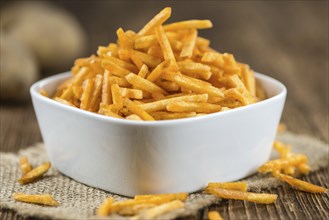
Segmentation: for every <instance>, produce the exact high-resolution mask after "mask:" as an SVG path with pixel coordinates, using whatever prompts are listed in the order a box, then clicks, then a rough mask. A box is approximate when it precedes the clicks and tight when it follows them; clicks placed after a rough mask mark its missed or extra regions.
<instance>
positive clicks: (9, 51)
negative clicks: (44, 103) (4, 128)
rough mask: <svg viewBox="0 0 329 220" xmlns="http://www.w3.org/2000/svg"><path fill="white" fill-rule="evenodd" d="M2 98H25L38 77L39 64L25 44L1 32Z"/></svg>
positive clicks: (0, 91)
mask: <svg viewBox="0 0 329 220" xmlns="http://www.w3.org/2000/svg"><path fill="white" fill-rule="evenodd" d="M0 38H1V41H0V53H1V59H0V75H1V80H0V98H1V100H24V99H26V98H27V97H28V94H29V93H28V91H29V87H30V85H31V84H32V83H33V82H34V81H36V80H37V79H38V75H39V73H38V64H37V61H36V59H35V57H34V55H33V54H32V52H31V51H30V50H29V49H28V48H27V47H26V46H25V44H23V43H21V42H20V41H17V40H16V39H14V38H10V37H8V36H6V34H4V33H1V34H0Z"/></svg>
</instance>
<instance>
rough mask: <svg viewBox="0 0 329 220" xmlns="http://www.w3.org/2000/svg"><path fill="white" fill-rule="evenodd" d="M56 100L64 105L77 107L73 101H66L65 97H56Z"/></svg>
mask: <svg viewBox="0 0 329 220" xmlns="http://www.w3.org/2000/svg"><path fill="white" fill-rule="evenodd" d="M54 100H56V101H57V102H60V103H62V104H64V105H68V106H72V107H76V106H75V105H73V104H72V103H71V102H69V101H66V100H65V99H61V98H59V97H55V98H54Z"/></svg>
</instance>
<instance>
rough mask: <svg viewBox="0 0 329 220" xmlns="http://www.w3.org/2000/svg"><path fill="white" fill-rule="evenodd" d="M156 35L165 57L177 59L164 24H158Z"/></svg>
mask: <svg viewBox="0 0 329 220" xmlns="http://www.w3.org/2000/svg"><path fill="white" fill-rule="evenodd" d="M155 35H156V37H157V39H158V43H159V44H160V47H161V49H162V52H163V56H164V59H165V60H172V61H175V60H176V59H175V56H174V53H173V51H172V48H171V45H170V43H169V40H168V38H167V35H166V33H165V31H164V30H163V27H162V26H158V27H157V28H156V29H155Z"/></svg>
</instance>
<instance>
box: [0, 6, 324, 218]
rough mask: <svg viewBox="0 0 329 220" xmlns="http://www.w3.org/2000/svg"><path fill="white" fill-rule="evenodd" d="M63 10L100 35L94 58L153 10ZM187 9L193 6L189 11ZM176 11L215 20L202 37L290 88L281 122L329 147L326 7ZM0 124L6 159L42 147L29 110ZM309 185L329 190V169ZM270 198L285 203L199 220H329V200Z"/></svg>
mask: <svg viewBox="0 0 329 220" xmlns="http://www.w3.org/2000/svg"><path fill="white" fill-rule="evenodd" d="M58 4H59V5H61V6H64V7H66V8H67V9H68V10H70V11H72V12H73V13H75V14H76V15H77V16H78V18H80V20H81V22H82V24H84V25H85V27H86V29H87V30H88V31H89V32H91V33H93V34H91V35H90V39H91V44H90V45H91V47H90V48H91V51H95V48H96V45H98V44H107V42H109V41H113V40H114V37H115V36H109V34H108V33H114V31H115V29H116V28H117V26H118V25H115V26H114V25H113V24H120V21H123V24H124V25H126V26H127V22H128V24H129V20H127V19H128V18H126V17H125V16H119V15H118V13H116V11H118V10H124V9H125V10H128V13H127V14H129V13H132V10H133V9H134V8H136V7H137V8H138V9H139V10H137V12H136V17H138V16H141V15H142V8H141V4H142V6H145V5H146V3H139V4H137V3H133V2H129V4H128V2H126V1H125V2H124V3H123V4H119V3H115V2H114V3H113V2H106V1H96V2H94V3H93V4H92V7H91V5H90V3H88V2H85V1H82V2H81V5H80V7H78V8H76V7H75V6H76V5H75V3H72V2H71V1H67V2H59V3H58ZM186 4H189V7H190V8H189V9H186ZM128 5H129V6H130V7H128ZM171 5H172V6H173V9H174V11H173V14H174V15H173V16H174V20H178V19H183V18H184V17H187V18H193V17H197V18H199V17H200V18H210V19H212V20H213V21H214V25H215V30H212V31H205V32H204V34H203V32H201V35H204V36H205V37H208V38H210V39H211V40H212V42H213V44H212V45H213V47H214V48H219V50H220V51H229V52H232V53H233V54H236V57H237V59H239V60H242V61H244V62H247V63H249V64H250V65H251V66H252V67H253V68H254V69H256V70H257V71H259V72H263V73H266V74H268V75H270V76H272V77H275V78H277V79H279V80H280V81H282V82H283V83H284V84H285V85H286V86H287V88H288V98H287V102H286V106H285V110H284V113H283V118H282V121H283V122H284V123H285V124H286V125H287V127H288V129H289V130H290V131H292V132H295V133H299V134H308V135H311V136H314V137H316V138H319V139H321V140H323V141H326V142H328V140H329V137H328V132H329V131H328V29H327V27H328V2H327V1H317V2H302V1H300V2H298V1H297V2H295V1H287V2H278V3H277V2H266V3H262V2H258V1H250V2H226V1H225V2H214V1H210V2H206V3H200V2H187V1H183V2H174V3H171ZM125 6H127V7H126V8H125ZM163 6H165V4H164V3H162V2H157V3H153V4H151V5H148V8H149V10H147V11H145V18H144V17H143V19H141V20H137V21H134V23H133V24H132V26H133V27H132V28H134V29H138V27H140V26H141V24H143V23H145V22H146V21H147V19H149V17H151V16H152V15H153V14H154V13H155V12H156V11H158V10H159V9H160V8H162V7H163ZM120 7H121V8H120ZM118 8H120V9H118ZM87 11H88V13H91V14H94V17H93V22H94V23H95V22H101V21H102V20H104V16H105V15H104V13H105V11H106V12H107V13H108V14H111V15H112V17H111V18H112V20H111V21H109V22H110V24H112V25H109V28H108V29H106V34H105V30H104V27H105V26H104V23H101V24H103V26H102V25H99V26H98V27H95V25H92V23H91V21H89V20H88V18H86V17H84V16H83V15H84V13H85V12H87ZM205 12H206V13H205ZM143 15H144V14H143ZM89 18H90V17H89ZM103 22H104V21H103ZM130 22H131V21H130ZM94 23H93V24H94ZM126 26H125V27H126ZM217 29H218V33H217ZM95 33H97V34H95ZM215 36H216V37H215ZM217 36H218V37H217ZM0 117H1V127H0V128H1V137H0V146H1V151H5V152H14V151H17V150H18V149H20V148H22V147H26V146H28V145H30V144H33V143H35V142H37V141H41V140H42V139H41V135H40V131H39V127H38V124H37V121H36V118H35V115H34V111H33V108H32V105H31V103H30V102H29V103H27V104H18V103H4V102H2V103H1V106H0ZM303 179H305V180H307V181H310V182H312V183H315V184H319V185H321V186H324V187H327V188H329V168H328V167H327V168H324V169H321V170H320V171H318V172H315V173H312V174H310V175H309V176H307V177H304V178H303ZM269 192H270V193H276V194H278V195H279V199H278V202H277V203H276V204H275V205H256V204H254V203H248V202H243V201H233V200H229V201H227V200H225V201H223V202H221V203H220V204H219V205H214V206H211V207H209V208H206V209H204V210H202V211H200V212H199V214H198V215H197V216H193V217H192V218H193V219H202V218H206V214H207V211H208V210H219V212H220V213H221V214H222V216H223V217H224V219H329V196H328V194H320V195H315V194H309V193H303V192H299V191H297V190H294V189H292V188H291V187H288V186H283V187H278V188H277V189H272V190H270V191H269ZM0 219H24V218H23V217H21V216H19V215H17V214H16V213H14V212H12V211H8V210H3V211H1V214H0Z"/></svg>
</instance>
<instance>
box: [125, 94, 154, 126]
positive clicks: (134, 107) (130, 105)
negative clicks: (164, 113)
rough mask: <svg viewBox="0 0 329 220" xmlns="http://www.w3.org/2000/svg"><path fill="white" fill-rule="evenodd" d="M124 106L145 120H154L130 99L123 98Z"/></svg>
mask: <svg viewBox="0 0 329 220" xmlns="http://www.w3.org/2000/svg"><path fill="white" fill-rule="evenodd" d="M124 106H126V107H127V108H128V110H129V111H130V112H132V113H133V114H136V115H137V116H139V117H140V118H141V119H143V120H145V121H154V118H153V117H152V116H151V115H150V114H149V113H147V112H146V111H145V110H143V109H142V108H140V106H138V105H137V104H136V103H134V102H133V101H131V100H130V99H125V100H124Z"/></svg>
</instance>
